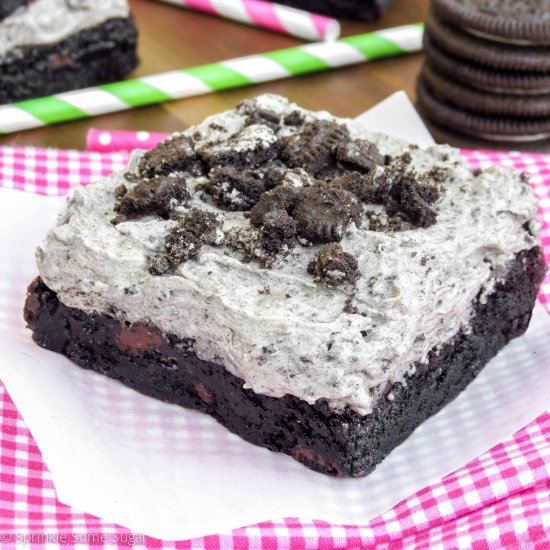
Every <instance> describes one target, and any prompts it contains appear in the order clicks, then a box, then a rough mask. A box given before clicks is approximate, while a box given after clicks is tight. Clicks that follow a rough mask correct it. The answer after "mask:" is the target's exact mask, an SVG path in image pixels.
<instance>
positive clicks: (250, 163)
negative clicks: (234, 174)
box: [197, 124, 279, 170]
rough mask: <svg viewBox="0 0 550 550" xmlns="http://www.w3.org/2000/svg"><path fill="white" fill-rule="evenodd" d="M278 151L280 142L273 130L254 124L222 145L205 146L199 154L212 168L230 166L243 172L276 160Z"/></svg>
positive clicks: (199, 150)
mask: <svg viewBox="0 0 550 550" xmlns="http://www.w3.org/2000/svg"><path fill="white" fill-rule="evenodd" d="M278 151H279V141H278V138H277V136H276V135H275V133H274V132H273V130H272V129H271V128H269V127H268V126H264V125H263V124H253V125H252V126H246V127H245V128H243V129H242V130H241V131H240V132H239V133H238V134H236V135H235V136H233V137H231V138H229V139H226V140H225V141H223V142H222V143H218V144H216V145H211V144H208V145H203V146H202V147H200V148H199V149H198V150H197V153H198V155H199V156H200V158H201V159H202V160H203V161H204V162H205V163H206V164H207V165H208V166H209V167H210V168H216V167H219V166H228V165H230V166H232V167H234V168H236V169H239V170H242V169H244V168H256V167H257V166H259V165H260V164H263V163H265V162H267V161H269V160H273V159H275V158H276V157H277V154H278Z"/></svg>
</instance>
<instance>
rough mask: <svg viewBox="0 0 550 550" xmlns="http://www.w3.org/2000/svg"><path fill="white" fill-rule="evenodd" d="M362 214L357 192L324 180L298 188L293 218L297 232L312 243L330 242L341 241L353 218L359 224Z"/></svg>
mask: <svg viewBox="0 0 550 550" xmlns="http://www.w3.org/2000/svg"><path fill="white" fill-rule="evenodd" d="M360 214H361V204H360V203H359V200H358V199H357V197H356V196H355V195H354V194H352V193H350V192H349V191H346V190H345V189H341V188H338V187H333V186H331V185H330V184H329V183H325V182H324V183H320V184H317V185H314V186H312V187H306V188H305V189H301V190H300V191H299V193H298V199H297V202H296V206H295V207H294V210H293V212H292V217H293V218H294V219H295V220H296V223H297V229H298V235H300V236H301V237H303V238H305V239H307V240H308V241H311V242H312V243H329V242H334V241H340V240H342V237H343V236H344V232H345V230H346V228H347V226H348V224H349V223H350V221H354V222H355V223H358V222H359V216H360Z"/></svg>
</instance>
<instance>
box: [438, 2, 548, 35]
mask: <svg viewBox="0 0 550 550" xmlns="http://www.w3.org/2000/svg"><path fill="white" fill-rule="evenodd" d="M432 6H433V9H434V11H435V12H436V13H437V15H438V16H439V17H441V18H442V19H444V20H446V21H449V22H451V23H453V24H455V25H457V26H460V27H462V28H463V29H465V30H468V32H470V33H472V34H480V35H482V36H484V37H487V38H489V39H492V40H496V41H502V42H510V41H515V42H518V43H525V44H542V45H547V44H550V0H432Z"/></svg>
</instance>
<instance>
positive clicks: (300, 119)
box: [283, 111, 304, 126]
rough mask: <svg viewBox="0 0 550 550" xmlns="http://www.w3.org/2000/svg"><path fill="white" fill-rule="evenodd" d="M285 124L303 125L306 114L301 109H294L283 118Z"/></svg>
mask: <svg viewBox="0 0 550 550" xmlns="http://www.w3.org/2000/svg"><path fill="white" fill-rule="evenodd" d="M283 122H284V124H285V126H301V125H302V124H303V123H304V115H303V114H302V113H301V112H300V111H292V112H291V113H289V114H288V115H286V116H285V117H284V119H283Z"/></svg>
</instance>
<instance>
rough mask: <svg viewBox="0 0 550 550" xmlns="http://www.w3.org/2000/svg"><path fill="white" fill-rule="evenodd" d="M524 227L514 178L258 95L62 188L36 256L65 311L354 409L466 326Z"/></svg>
mask: <svg viewBox="0 0 550 550" xmlns="http://www.w3.org/2000/svg"><path fill="white" fill-rule="evenodd" d="M312 128H313V129H316V130H315V131H316V132H318V133H317V134H316V133H315V132H312V131H311V130H312ZM342 142H343V143H344V145H342ZM323 155H325V156H323ZM326 155H329V156H330V155H332V157H329V156H326ZM329 158H330V159H331V160H330V162H329V161H328V160H327V159H329ZM293 159H294V160H296V159H300V160H299V162H300V163H302V165H303V167H305V168H307V169H302V168H300V167H299V166H297V163H296V162H293ZM319 159H320V161H319V162H317V161H318V160H319ZM327 162H328V164H327ZM327 166H328V167H327ZM254 170H255V171H254ZM273 170H274V171H275V172H276V176H274V175H273V174H272V171H273ZM350 174H352V175H353V174H356V175H355V176H353V177H355V178H359V179H355V180H353V181H354V182H355V183H354V185H355V187H354V186H353V185H351V186H350V185H349V181H350ZM254 178H255V179H254ZM272 180H273V181H272ZM267 181H272V183H271V184H270V185H269V186H267V184H266V182H267ZM273 182H275V183H273ZM357 182H361V185H363V187H361V189H369V190H371V191H372V189H373V188H376V190H377V193H379V194H378V195H369V193H365V194H364V195H362V191H361V190H357V189H359V187H357V185H359V184H357V185H356V183H357ZM264 184H265V185H266V187H265V188H261V187H262V185H264ZM316 186H317V187H316ZM373 186H374V187H373ZM260 188H261V189H260ZM161 189H162V190H163V191H162V192H161V191H160V190H161ZM258 189H260V192H258ZM267 189H269V190H267ZM350 189H351V191H350ZM396 189H397V191H396ZM281 190H283V191H284V192H283V193H281ZM316 190H318V191H319V193H318V194H317V193H316ZM268 193H269V194H268ZM324 193H328V195H327V197H329V199H330V197H335V198H334V201H336V205H328V203H327V204H325V203H323V202H322V200H324V199H323V198H322V197H323V196H324V195H323V194H324ZM331 193H332V195H331ZM264 195H265V196H266V197H267V199H268V200H266V199H263V198H262V197H264ZM125 197H126V199H125ZM151 197H153V198H154V200H153V199H151ZM155 197H156V198H155ZM288 197H291V199H288ZM319 197H321V198H319ZM369 197H370V198H369ZM373 197H375V198H373ZM376 197H378V198H376ZM380 197H383V199H381V198H380ZM317 198H318V202H317V203H316V202H315V201H316V200H317ZM130 199H131V200H130ZM125 200H126V202H124V201H125ZM327 200H328V199H327ZM331 200H332V199H331ZM369 200H372V201H373V203H372V204H371V203H369V202H368V201H369ZM270 201H271V202H270ZM285 201H286V202H285ZM292 201H294V202H293V203H292ZM400 201H401V202H400ZM262 204H263V205H264V206H265V208H264V207H263V206H262ZM291 204H292V205H293V206H290V205H291ZM129 205H130V206H132V208H134V209H137V210H134V211H133V210H132V208H129ZM258 205H259V206H258ZM270 205H271V206H270ZM273 205H275V206H273ZM317 207H319V208H321V211H323V210H322V209H324V211H325V212H326V216H320V215H319V210H316V209H317ZM262 208H263V210H262ZM270 209H271V210H270ZM300 209H301V210H300ZM308 210H311V211H312V214H311V217H310V218H308V214H307V211H308ZM197 213H199V214H200V215H198V217H197V216H196V214H197ZM182 220H183V221H182ZM262 224H263V225H262ZM198 227H202V229H201V230H200V231H199V230H198V229H197V228H198ZM538 229H539V228H538V222H536V201H535V198H534V196H533V194H532V191H531V189H530V186H529V184H528V183H527V181H526V180H525V178H523V177H522V176H521V175H520V174H519V173H517V172H513V171H508V170H504V169H501V168H496V167H495V168H489V169H487V170H485V171H483V172H473V171H472V170H471V169H470V168H469V167H468V166H467V165H466V164H465V162H464V161H463V160H462V158H461V157H460V154H459V152H458V151H457V150H455V149H451V148H449V147H447V146H433V147H430V148H427V149H419V148H415V147H411V146H409V145H408V144H407V143H404V142H402V141H399V140H396V139H393V138H390V137H388V136H385V135H381V134H375V133H371V132H369V131H368V130H367V129H365V128H364V127H362V126H359V125H358V124H357V123H355V122H354V121H352V120H343V119H335V118H333V117H331V116H330V115H329V114H327V113H313V112H309V111H305V110H302V109H300V108H299V107H297V106H296V105H294V104H292V103H289V102H288V101H287V100H286V99H284V98H281V97H278V96H272V95H264V96H260V97H258V98H256V99H255V100H251V101H247V102H244V103H243V105H241V106H240V107H239V108H238V109H236V110H234V111H229V112H226V113H223V114H220V115H217V116H214V117H210V118H209V119H207V120H206V121H205V122H204V123H203V124H201V125H199V126H197V127H195V128H191V129H189V130H187V131H186V132H183V133H181V134H174V135H173V136H172V137H171V138H169V140H167V141H166V142H165V143H164V144H162V145H161V146H159V148H157V150H156V151H153V152H150V153H147V154H144V153H143V152H140V151H136V152H134V153H133V155H132V158H131V161H130V164H129V166H128V169H127V171H126V172H120V173H116V174H113V175H112V176H110V177H108V178H106V179H104V180H102V181H99V182H97V183H94V184H92V185H90V186H88V187H86V188H79V189H77V190H76V191H75V192H74V194H73V196H72V197H71V198H69V199H68V201H67V205H66V208H65V210H64V211H63V213H62V214H61V215H60V217H59V219H58V222H57V225H56V227H54V228H53V229H52V230H51V231H50V232H49V233H48V235H47V236H46V238H45V239H44V241H43V242H42V244H41V245H40V246H39V248H38V251H37V262H38V267H39V271H40V275H41V277H42V278H43V280H44V281H45V283H46V284H47V285H48V286H49V287H50V288H51V289H53V290H54V291H55V292H56V293H57V295H58V297H59V299H60V300H61V301H62V302H63V303H64V304H66V305H67V306H70V307H74V308H79V309H82V310H84V311H86V312H88V313H90V312H99V313H103V314H108V315H111V316H113V317H116V318H119V319H121V320H126V321H129V322H131V323H151V324H153V325H155V326H157V327H159V328H160V330H161V331H163V332H164V333H167V334H174V335H177V336H179V337H182V338H191V339H193V340H195V344H194V351H195V352H196V354H197V355H198V357H200V358H201V359H203V360H208V361H213V362H215V363H218V364H222V365H224V366H225V368H227V369H228V370H229V371H230V372H231V373H233V374H235V375H237V376H239V377H241V378H242V379H243V380H244V381H245V384H246V386H247V387H250V388H252V389H253V390H254V391H255V392H257V393H261V394H266V395H270V396H274V397H280V396H283V395H285V394H292V395H295V396H298V397H300V398H302V399H304V400H305V401H307V402H309V403H314V402H315V401H316V400H318V399H326V400H328V402H329V403H330V405H331V406H332V407H333V409H334V410H340V409H342V408H343V407H345V406H350V407H351V408H353V409H354V410H356V411H357V412H358V413H360V414H367V413H368V412H370V411H371V410H372V408H373V406H374V404H375V403H376V401H377V400H378V399H379V398H380V396H381V395H382V394H383V393H384V392H386V391H387V390H388V388H390V387H391V385H392V384H393V383H397V382H400V381H403V379H404V377H405V375H407V374H413V373H414V366H413V365H414V363H415V362H418V361H420V362H425V361H427V358H428V354H429V353H430V352H432V351H433V350H437V349H438V347H440V346H442V345H443V344H444V343H446V342H448V341H450V340H451V339H452V338H453V337H455V336H456V335H457V334H459V333H460V332H461V331H463V332H468V330H469V328H468V327H469V319H470V317H471V315H472V311H473V308H472V305H473V303H474V302H475V301H476V300H477V299H479V300H484V299H486V296H487V295H489V294H490V293H491V292H492V290H493V288H494V285H495V283H496V282H497V281H498V280H499V279H501V278H503V277H504V276H505V274H506V271H507V266H508V265H509V262H510V261H511V260H512V259H513V257H514V256H515V255H516V254H517V253H518V252H520V251H521V250H524V249H529V248H531V247H533V246H535V245H536V244H537V238H538ZM201 231H202V233H201ZM201 235H202V236H201ZM304 235H305V236H304ZM306 236H307V238H306ZM247 239H248V240H247ZM250 243H252V244H250ZM339 266H341V267H339Z"/></svg>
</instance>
